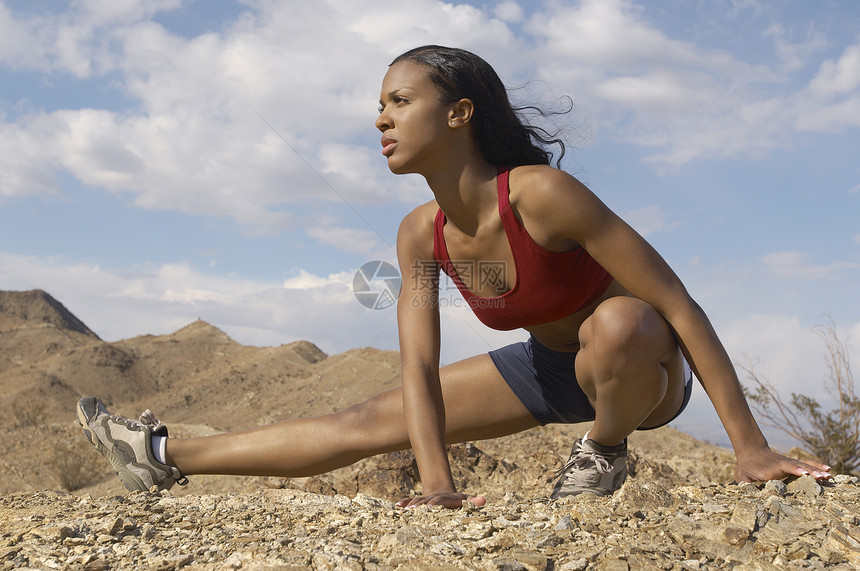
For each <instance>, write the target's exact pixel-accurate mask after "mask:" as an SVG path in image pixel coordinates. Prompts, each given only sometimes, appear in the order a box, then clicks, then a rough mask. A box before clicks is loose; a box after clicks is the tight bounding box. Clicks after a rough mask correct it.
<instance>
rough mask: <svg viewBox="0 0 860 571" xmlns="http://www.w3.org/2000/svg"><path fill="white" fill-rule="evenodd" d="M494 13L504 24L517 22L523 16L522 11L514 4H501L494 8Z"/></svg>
mask: <svg viewBox="0 0 860 571" xmlns="http://www.w3.org/2000/svg"><path fill="white" fill-rule="evenodd" d="M494 13H495V15H496V17H497V18H498V19H500V20H504V21H505V22H519V21H521V20H522V19H523V16H524V13H523V9H522V8H521V7H520V5H519V4H517V3H516V2H502V3H500V4H498V5H497V6H496V7H495V9H494Z"/></svg>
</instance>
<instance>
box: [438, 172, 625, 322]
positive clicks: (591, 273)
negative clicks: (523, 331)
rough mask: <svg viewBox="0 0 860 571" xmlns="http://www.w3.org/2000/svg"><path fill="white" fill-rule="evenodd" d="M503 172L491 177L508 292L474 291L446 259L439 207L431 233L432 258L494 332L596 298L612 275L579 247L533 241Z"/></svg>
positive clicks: (476, 272) (552, 317)
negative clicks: (506, 250)
mask: <svg viewBox="0 0 860 571" xmlns="http://www.w3.org/2000/svg"><path fill="white" fill-rule="evenodd" d="M508 174H509V169H500V170H499V175H498V177H497V179H496V180H497V186H498V194H499V215H500V216H501V218H502V225H503V226H504V228H505V234H507V237H508V243H509V244H510V246H511V252H512V253H513V257H514V266H515V269H516V283H515V284H514V287H513V288H512V289H511V290H509V291H507V292H505V293H504V294H502V295H499V296H497V297H478V296H476V295H474V294H473V293H472V292H471V291H470V290H469V288H468V287H466V285H465V284H464V283H463V280H461V279H460V276H459V275H458V274H457V270H456V269H455V268H454V265H453V264H452V263H451V259H450V257H449V255H448V247H447V245H446V244H445V237H444V235H443V233H442V230H443V228H444V227H445V223H446V222H447V219H446V217H445V214H444V213H443V212H442V209H441V208H440V209H439V212H437V213H436V220H435V225H434V232H433V257H434V258H435V259H436V261H437V262H438V263H439V264H440V266H441V267H442V270H443V271H444V272H445V273H446V274H448V275H449V276H450V277H451V279H452V280H453V281H454V283H455V284H456V285H457V288H458V289H459V290H460V293H461V294H462V295H463V298H464V299H465V301H466V302H467V303H468V304H469V307H471V308H472V311H474V312H475V315H476V316H477V317H478V319H480V320H481V322H483V323H484V325H486V326H487V327H490V328H492V329H499V330H510V329H517V328H519V327H529V326H532V325H539V324H541V323H549V322H551V321H556V320H558V319H561V318H563V317H567V316H568V315H570V314H572V313H575V312H577V311H579V310H580V309H582V308H583V307H585V306H587V305H589V304H591V303H593V302H594V301H596V300H597V299H598V298H599V297H600V296H601V295H603V292H605V291H606V288H608V287H609V284H610V283H612V276H611V275H609V273H608V272H607V271H606V270H604V269H603V267H602V266H600V264H598V263H597V262H596V261H594V258H592V257H591V256H589V255H588V252H586V251H585V249H584V248H582V247H581V246H577V247H576V248H574V249H573V250H571V251H569V252H552V251H550V250H547V249H546V248H544V247H542V246H540V245H539V244H537V243H536V242H535V241H534V240H532V237H531V236H530V235H529V233H528V232H526V229H525V228H524V227H523V225H522V224H520V221H519V220H517V218H516V216H514V212H513V210H512V209H511V202H510V196H509V192H510V189H509V188H508ZM477 265H479V266H480V263H478V264H477ZM496 265H498V264H496ZM480 269H481V268H480V267H479V268H474V267H473V268H472V274H473V276H474V277H475V278H476V279H480V278H481V276H480V273H481V272H480Z"/></svg>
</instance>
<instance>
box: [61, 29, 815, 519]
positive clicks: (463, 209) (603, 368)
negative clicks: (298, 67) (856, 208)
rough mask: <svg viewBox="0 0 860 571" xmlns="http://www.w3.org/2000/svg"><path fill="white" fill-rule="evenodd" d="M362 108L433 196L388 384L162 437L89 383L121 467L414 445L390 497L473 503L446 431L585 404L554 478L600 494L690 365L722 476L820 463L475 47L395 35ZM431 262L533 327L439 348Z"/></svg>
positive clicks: (307, 467)
mask: <svg viewBox="0 0 860 571" xmlns="http://www.w3.org/2000/svg"><path fill="white" fill-rule="evenodd" d="M376 127H377V128H378V129H379V130H380V131H381V132H382V140H381V143H382V153H383V155H385V157H386V158H387V160H388V167H389V169H390V170H391V171H392V172H393V173H395V174H403V173H418V174H421V175H422V176H424V178H425V179H426V180H427V184H428V185H429V186H430V189H431V190H432V191H433V194H434V196H435V199H434V200H432V201H430V202H428V203H427V204H424V205H422V206H419V207H418V208H416V209H415V210H414V211H413V212H412V213H410V214H409V215H408V216H406V218H404V220H403V222H402V224H401V226H400V230H399V233H398V236H397V257H398V260H399V264H400V270H401V273H402V276H403V278H404V279H403V284H404V287H403V288H402V291H401V292H400V297H399V300H398V307H397V319H398V327H399V336H400V354H401V364H402V383H403V384H402V387H401V388H398V389H393V390H390V391H387V392H385V393H382V394H380V395H378V396H376V397H374V398H372V399H370V400H369V401H367V402H364V403H362V404H359V405H355V406H352V407H350V408H347V409H345V410H343V411H341V412H338V413H335V414H331V415H327V416H322V417H316V418H300V419H295V420H286V421H283V422H279V423H275V424H272V425H268V426H263V427H260V428H255V429H251V430H245V431H241V432H233V433H225V434H219V435H215V436H209V437H205V438H189V439H167V438H166V429H165V428H164V426H163V425H161V424H160V423H157V421H155V420H154V418H153V417H151V413H150V415H148V416H144V417H141V422H137V421H133V420H129V419H126V418H122V417H117V416H114V415H111V414H110V413H109V412H108V411H107V410H106V409H105V408H104V406H103V405H102V404H101V403H100V402H99V401H98V400H97V399H95V398H94V397H87V398H84V399H82V400H81V401H80V402H79V403H78V419H79V421H80V422H81V425H82V427H83V430H84V433H85V434H86V435H87V437H88V438H89V439H90V441H91V442H92V443H93V444H94V445H95V446H96V447H97V448H98V449H99V451H100V452H101V453H102V454H104V455H105V457H106V458H107V459H108V460H110V461H111V463H112V465H113V467H114V469H115V470H116V472H117V474H118V476H119V477H120V479H121V480H122V482H123V483H124V484H125V485H126V487H128V488H129V489H131V490H135V489H137V490H146V489H149V487H150V486H153V485H155V486H158V487H160V488H166V487H170V486H172V485H173V483H174V482H177V481H179V482H180V483H185V481H186V480H185V474H189V475H190V474H246V475H260V476H269V475H270V476H286V477H299V476H309V475H312V474H319V473H322V472H326V471H329V470H332V469H334V468H338V467H342V466H346V465H348V464H351V463H353V462H355V461H357V460H359V459H361V458H365V457H368V456H372V455H375V454H380V453H383V452H389V451H393V450H401V449H405V448H408V447H410V446H411V447H412V449H413V450H414V452H415V458H416V460H417V463H418V468H419V470H420V473H421V480H422V484H423V495H422V496H419V497H414V498H406V499H403V500H400V501H399V502H398V503H397V505H398V506H401V507H406V508H413V507H415V506H419V505H422V504H432V505H444V506H447V507H451V508H454V507H460V506H461V505H462V502H463V500H468V501H471V502H473V503H474V504H476V505H482V504H484V503H485V501H486V500H485V498H484V497H483V496H472V495H467V494H466V493H463V492H459V491H458V490H457V487H456V484H455V482H454V480H453V477H452V476H451V469H450V466H449V464H448V456H447V451H446V445H447V444H448V443H453V442H462V441H468V440H479V439H484V438H493V437H498V436H502V435H507V434H511V433H514V432H518V431H521V430H525V429H527V428H531V427H534V426H537V425H539V424H546V423H549V422H582V421H590V420H593V421H594V425H593V427H592V428H591V430H590V431H589V432H588V433H587V434H586V435H585V436H584V437H583V438H582V439H581V440H577V441H576V442H575V443H574V447H573V451H572V453H571V456H570V460H569V461H568V462H567V464H566V465H565V466H564V467H563V468H562V473H561V475H560V477H559V480H558V482H557V483H556V484H555V488H554V490H553V492H552V495H553V497H562V496H565V495H571V494H578V493H584V492H585V493H592V494H597V495H606V494H610V493H612V492H613V491H614V490H616V489H617V488H618V487H619V486H620V485H621V483H622V482H623V481H624V478H625V477H626V475H627V465H626V456H627V453H626V442H627V441H626V438H627V436H628V435H629V434H630V433H631V432H633V431H634V430H636V429H649V428H655V427H658V426H662V425H664V424H666V423H667V422H669V421H670V420H672V419H673V418H675V417H676V416H677V415H678V414H679V413H680V412H681V410H682V409H683V408H684V406H685V405H686V403H687V401H688V399H689V394H690V389H691V378H692V376H691V373H690V368H692V370H693V371H694V372H695V373H696V376H697V377H698V378H699V379H701V382H702V384H703V386H704V388H705V390H706V391H707V393H708V396H709V397H710V399H711V401H712V403H713V405H714V407H715V409H716V411H717V413H718V414H719V416H720V419H721V421H722V423H723V425H724V427H725V429H726V431H727V432H728V435H729V438H730V439H731V442H732V446H733V447H734V450H735V453H736V455H737V468H736V470H735V479H736V480H737V481H739V482H740V481H764V480H770V479H778V478H784V477H786V476H789V475H802V474H812V475H813V476H814V477H816V478H827V477H829V467H827V466H825V465H822V464H819V463H817V462H812V461H799V460H794V459H791V458H787V457H785V456H781V455H778V454H776V453H774V452H773V451H771V450H770V449H769V448H768V444H767V441H766V440H765V438H764V436H763V435H762V433H761V431H760V430H759V428H758V426H757V424H756V422H755V420H754V419H753V416H752V414H751V413H750V409H749V407H748V406H747V403H746V400H745V399H744V395H743V392H742V390H741V386H740V383H739V381H738V378H737V376H736V373H735V371H734V369H733V367H732V364H731V361H730V359H729V357H728V355H727V354H726V351H725V350H724V349H723V346H722V344H721V343H720V341H719V339H718V338H717V335H716V334H715V332H714V330H713V328H712V327H711V324H710V323H709V321H708V319H707V317H706V316H705V314H704V313H703V311H702V309H701V308H700V307H699V306H698V305H696V303H695V302H694V301H693V300H692V299H691V298H690V296H689V294H688V293H687V291H686V289H685V288H684V286H683V285H682V284H681V282H680V281H679V279H678V277H677V276H676V275H675V274H674V273H673V271H672V270H671V269H670V268H669V266H668V265H667V264H666V262H665V261H664V260H663V259H662V258H661V257H660V256H659V255H658V254H657V252H655V251H654V250H653V249H652V248H651V247H650V246H649V245H648V243H646V242H645V240H643V239H642V238H641V237H640V236H639V235H638V234H636V232H634V231H633V230H632V229H631V228H630V227H629V226H628V225H627V224H625V223H624V222H623V221H622V220H620V219H619V218H618V217H617V216H616V215H615V214H613V213H612V212H611V211H610V210H609V209H608V208H607V207H606V206H605V205H604V204H603V203H602V202H601V201H600V200H599V199H598V198H597V197H595V195H594V194H592V193H591V191H589V190H588V189H587V188H586V187H585V186H583V185H582V184H581V183H580V182H579V181H578V180H576V179H575V178H574V177H572V176H570V175H568V174H566V173H564V172H562V171H560V170H557V169H555V168H553V167H551V166H549V162H550V159H551V158H552V154H551V153H550V152H549V151H548V150H547V148H546V147H547V146H548V145H551V144H553V143H558V141H555V140H552V139H551V137H549V136H547V134H546V133H545V132H544V131H542V130H540V129H537V128H534V127H530V126H528V125H524V124H523V123H522V121H521V119H520V118H519V116H518V115H517V114H516V112H515V110H514V109H513V108H512V107H511V104H510V102H509V101H508V97H507V94H506V91H505V88H504V86H503V85H502V83H501V81H500V79H499V78H498V76H497V75H496V73H495V72H494V71H493V69H492V68H491V67H490V66H489V65H488V64H487V63H486V62H484V61H483V60H482V59H480V58H479V57H477V56H476V55H474V54H472V53H469V52H466V51H463V50H458V49H450V48H443V47H440V46H425V47H421V48H417V49H414V50H411V51H409V52H407V53H405V54H403V55H401V56H400V57H398V58H397V59H395V60H394V62H393V63H392V64H391V66H390V67H389V69H388V72H387V73H386V74H385V78H384V79H383V82H382V92H381V97H380V108H379V117H378V118H377V120H376ZM561 152H562V154H563V152H564V147H563V144H562V145H561ZM488 265H489V266H492V267H493V268H495V269H496V270H498V269H501V270H502V271H501V272H498V273H497V274H495V277H496V279H494V280H488V279H470V275H469V274H468V273H467V272H466V270H468V269H474V268H476V267H477V268H481V267H488ZM428 266H429V268H430V269H431V270H432V272H433V274H434V275H435V277H437V278H438V271H439V269H441V270H443V271H445V272H446V273H447V274H448V275H449V276H451V278H452V279H453V281H454V283H455V284H456V285H457V287H458V288H459V289H460V292H461V293H462V294H463V296H464V298H465V299H466V301H467V302H468V303H469V305H470V307H472V308H473V310H474V311H475V313H476V314H477V316H478V318H480V319H481V321H483V322H484V323H485V324H486V325H488V326H489V327H492V328H496V329H514V328H519V327H522V328H524V329H526V330H527V331H528V332H529V333H530V334H531V336H530V339H529V340H528V341H527V342H524V343H517V344H514V345H510V346H508V347H504V348H502V349H499V350H497V351H492V352H491V353H489V354H487V355H480V356H477V357H472V358H470V359H466V360H464V361H461V362H458V363H454V364H452V365H448V366H446V367H442V368H440V367H439V344H440V340H439V338H440V333H439V327H440V326H439V306H438V294H439V292H438V279H423V277H426V275H427V269H428ZM476 273H477V272H476ZM471 276H472V277H477V276H476V275H475V273H472V274H471ZM410 278H415V279H410ZM419 278H421V279H419ZM687 363H689V364H690V366H691V367H690V366H687Z"/></svg>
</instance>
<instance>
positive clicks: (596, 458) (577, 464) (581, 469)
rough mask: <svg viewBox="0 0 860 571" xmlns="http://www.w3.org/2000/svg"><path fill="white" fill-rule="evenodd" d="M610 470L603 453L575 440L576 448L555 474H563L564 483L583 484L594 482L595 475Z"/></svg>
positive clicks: (610, 466)
mask: <svg viewBox="0 0 860 571" xmlns="http://www.w3.org/2000/svg"><path fill="white" fill-rule="evenodd" d="M610 470H612V464H610V463H609V460H608V459H607V458H606V456H605V455H603V454H601V453H600V452H598V451H597V450H594V449H593V448H589V447H586V446H585V442H577V443H576V450H575V451H574V452H573V454H571V455H570V458H569V459H568V461H567V463H566V464H565V465H564V466H562V467H561V468H560V469H559V470H558V472H557V473H556V476H557V477H558V476H561V475H562V474H564V482H565V484H569V485H572V486H583V485H588V484H592V483H594V481H595V476H597V475H599V474H606V473H607V472H609V471H610Z"/></svg>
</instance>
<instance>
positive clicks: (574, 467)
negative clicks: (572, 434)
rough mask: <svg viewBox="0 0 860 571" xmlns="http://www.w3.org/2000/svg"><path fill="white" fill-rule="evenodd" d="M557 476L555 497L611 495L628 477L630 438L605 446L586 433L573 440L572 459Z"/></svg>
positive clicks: (553, 494)
mask: <svg viewBox="0 0 860 571" xmlns="http://www.w3.org/2000/svg"><path fill="white" fill-rule="evenodd" d="M557 476H558V477H559V478H558V481H557V482H556V483H555V487H554V488H553V490H552V496H551V497H552V499H554V500H557V499H559V498H564V497H566V496H575V495H578V494H582V493H589V494H594V495H595V496H608V495H609V494H611V493H612V492H614V491H615V490H617V489H618V488H620V487H621V484H623V483H624V480H626V479H627V439H626V438H625V439H624V442H622V443H621V444H619V445H617V446H603V445H601V444H598V443H597V442H595V441H594V440H591V439H589V438H588V433H586V434H585V436H584V437H583V438H582V439H581V440H580V439H577V440H576V442H574V443H573V450H571V452H570V458H569V459H568V461H567V464H565V465H564V466H563V467H562V468H561V469H560V470H559V471H558V473H557Z"/></svg>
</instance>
